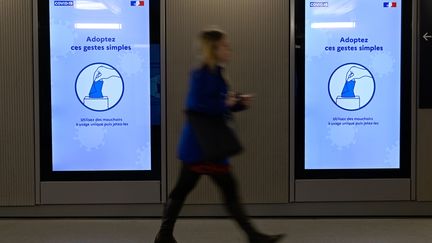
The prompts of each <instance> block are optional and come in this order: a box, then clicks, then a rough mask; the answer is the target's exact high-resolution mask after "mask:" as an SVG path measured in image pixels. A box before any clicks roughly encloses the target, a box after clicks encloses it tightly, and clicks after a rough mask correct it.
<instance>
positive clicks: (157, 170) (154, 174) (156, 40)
mask: <svg viewBox="0 0 432 243" xmlns="http://www.w3.org/2000/svg"><path fill="white" fill-rule="evenodd" d="M49 1H50V0H38V1H37V13H38V61H39V85H38V86H39V89H38V91H37V92H38V93H39V100H38V102H39V131H40V133H39V140H40V141H39V142H40V151H39V152H40V154H39V156H40V180H41V181H46V182H50V181H160V180H161V165H162V140H161V139H162V135H161V131H162V130H161V124H158V125H154V124H152V125H151V168H152V170H147V171H138V170H136V171H135V170H134V171H130V170H121V171H117V170H116V171H114V170H108V171H53V158H52V116H51V61H50V25H49V24H50V23H49V21H50V14H49ZM147 2H149V4H150V44H151V45H152V44H155V45H159V46H161V44H162V43H161V21H160V19H161V17H160V16H161V11H160V10H161V4H160V0H149V1H147ZM146 4H147V3H146ZM160 53H162V50H160ZM161 64H162V63H161ZM160 68H161V70H162V65H161V67H160ZM150 76H152V73H151V74H150ZM161 86H162V85H161ZM161 94H162V92H161ZM149 99H150V97H149ZM162 99H164V97H163V96H162V95H161V100H162ZM163 103H164V102H161V104H163ZM152 109H153V107H152ZM160 109H161V110H162V107H161V108H160ZM161 116H162V115H161Z"/></svg>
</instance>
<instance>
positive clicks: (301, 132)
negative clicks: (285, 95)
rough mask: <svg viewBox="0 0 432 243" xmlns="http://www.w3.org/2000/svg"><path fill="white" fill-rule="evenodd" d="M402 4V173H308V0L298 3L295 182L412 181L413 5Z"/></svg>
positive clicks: (357, 171)
mask: <svg viewBox="0 0 432 243" xmlns="http://www.w3.org/2000/svg"><path fill="white" fill-rule="evenodd" d="M401 1H402V19H401V22H402V23H401V28H402V36H401V41H402V42H401V63H400V65H401V76H400V77H401V115H400V117H401V120H400V122H401V123H400V124H401V127H400V148H401V150H400V151H401V154H400V168H399V169H305V11H306V7H305V6H306V5H305V4H306V0H296V1H295V3H294V4H295V7H294V8H295V31H294V32H295V75H294V79H295V81H294V82H295V84H294V86H295V91H294V96H295V97H294V100H295V145H294V146H295V178H296V179H372V178H373V179H380V178H383V179H386V178H410V177H411V110H412V99H411V97H412V93H411V92H412V87H411V80H412V67H411V60H412V34H411V33H412V26H411V23H412V1H411V0H401Z"/></svg>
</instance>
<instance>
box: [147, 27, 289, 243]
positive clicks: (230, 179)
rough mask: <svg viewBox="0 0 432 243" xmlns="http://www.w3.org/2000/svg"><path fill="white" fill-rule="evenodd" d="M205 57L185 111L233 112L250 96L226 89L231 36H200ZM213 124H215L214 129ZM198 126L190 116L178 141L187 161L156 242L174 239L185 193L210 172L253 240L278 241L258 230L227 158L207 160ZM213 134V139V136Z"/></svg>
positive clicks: (228, 206)
mask: <svg viewBox="0 0 432 243" xmlns="http://www.w3.org/2000/svg"><path fill="white" fill-rule="evenodd" d="M199 38H200V42H201V46H202V55H203V61H202V64H201V66H200V67H199V68H198V69H196V70H194V71H192V73H191V77H190V87H189V94H188V97H187V101H186V110H187V111H191V112H194V113H201V114H205V115H209V116H214V117H223V116H227V115H228V116H229V114H230V113H231V112H233V111H241V110H244V109H247V108H248V106H249V105H250V101H251V96H249V95H236V94H235V93H233V92H230V91H229V90H228V84H227V80H226V79H225V78H224V75H223V73H224V68H223V66H224V64H226V63H227V62H228V61H229V60H230V58H231V50H230V45H229V42H228V39H227V35H226V34H225V33H224V32H222V31H219V30H206V31H202V32H201V33H200V35H199ZM210 129H211V128H210ZM197 137H198V136H197V134H196V129H194V126H193V124H191V122H190V121H189V120H188V121H186V123H185V125H184V128H183V133H182V136H181V139H180V143H179V149H178V157H179V159H180V160H181V161H182V162H183V166H182V169H181V173H180V177H179V179H178V182H177V184H176V186H175V188H174V189H173V191H172V192H171V193H170V195H169V198H168V200H167V203H166V205H165V210H164V213H163V218H162V225H161V227H160V230H159V233H158V234H157V236H156V239H155V243H176V242H177V241H176V240H175V238H174V236H173V230H174V224H175V222H176V219H177V217H178V215H179V213H180V210H181V208H182V206H183V203H184V201H185V199H186V197H187V195H188V194H189V193H190V192H191V191H192V190H193V189H194V187H195V186H196V184H197V182H198V180H199V179H200V177H201V176H202V175H208V176H210V178H211V179H212V180H213V181H214V183H215V184H216V185H217V186H218V187H219V189H220V190H221V192H222V194H223V198H224V202H225V206H226V209H227V210H228V212H229V213H230V214H231V215H232V216H233V218H234V219H235V221H236V222H237V223H238V225H239V226H240V228H241V229H242V230H243V231H244V232H245V233H246V235H247V237H248V239H249V242H250V243H270V242H277V241H279V240H280V239H281V238H282V235H275V236H270V235H265V234H262V233H260V232H258V231H257V229H256V228H255V227H254V226H253V225H252V223H251V222H250V219H249V217H248V216H247V215H246V214H245V210H244V209H243V207H242V205H241V204H240V200H239V193H238V189H237V188H238V187H237V183H236V181H235V178H234V176H233V174H232V172H231V167H230V165H229V161H228V158H223V159H220V160H216V161H208V160H207V159H205V158H204V153H203V149H202V146H201V145H200V144H202V143H200V142H201V141H200V139H199V138H197ZM209 139H211V138H209Z"/></svg>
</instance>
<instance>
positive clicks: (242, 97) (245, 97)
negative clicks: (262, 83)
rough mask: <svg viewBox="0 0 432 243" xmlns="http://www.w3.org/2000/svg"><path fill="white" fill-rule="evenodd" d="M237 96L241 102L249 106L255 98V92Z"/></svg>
mask: <svg viewBox="0 0 432 243" xmlns="http://www.w3.org/2000/svg"><path fill="white" fill-rule="evenodd" d="M237 97H238V98H240V102H241V104H243V105H244V106H246V107H247V108H249V107H250V106H251V104H252V101H253V99H254V98H255V96H254V95H253V94H242V95H238V96H237Z"/></svg>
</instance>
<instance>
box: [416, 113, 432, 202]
mask: <svg viewBox="0 0 432 243" xmlns="http://www.w3.org/2000/svg"><path fill="white" fill-rule="evenodd" d="M417 119H418V127H417V129H418V131H419V132H418V133H417V136H418V142H417V200H418V201H432V149H431V148H432V145H431V144H432V131H431V124H432V112H431V111H430V110H419V111H418V116H417Z"/></svg>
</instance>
